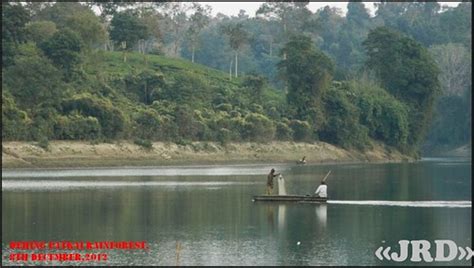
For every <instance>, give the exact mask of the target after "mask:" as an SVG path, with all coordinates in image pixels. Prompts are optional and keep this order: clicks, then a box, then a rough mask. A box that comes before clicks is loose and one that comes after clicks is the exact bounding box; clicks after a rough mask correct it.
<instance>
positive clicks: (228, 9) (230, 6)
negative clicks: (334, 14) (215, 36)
mask: <svg viewBox="0 0 474 268" xmlns="http://www.w3.org/2000/svg"><path fill="white" fill-rule="evenodd" d="M199 3H201V4H204V5H206V4H207V5H209V6H211V7H212V15H216V14H217V13H219V12H220V13H222V14H225V15H227V16H236V15H237V14H239V11H240V10H241V9H243V10H245V11H246V13H247V14H248V15H249V16H251V17H253V16H255V12H256V11H257V9H258V8H259V7H260V6H261V5H262V4H263V3H264V2H199ZM459 3H460V2H439V4H440V5H441V6H443V5H448V6H457V5H458V4H459ZM364 4H365V7H366V8H368V9H369V10H371V13H373V12H374V2H365V3H364ZM327 5H329V6H332V7H338V8H340V9H341V10H342V11H343V12H344V14H345V12H346V11H347V2H310V3H309V4H308V8H309V9H310V10H311V11H312V12H315V11H316V10H318V9H319V8H321V7H324V6H327Z"/></svg>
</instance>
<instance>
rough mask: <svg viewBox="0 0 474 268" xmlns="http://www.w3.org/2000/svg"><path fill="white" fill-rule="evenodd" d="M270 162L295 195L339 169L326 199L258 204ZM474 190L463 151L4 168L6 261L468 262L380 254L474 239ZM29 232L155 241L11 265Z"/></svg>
mask: <svg viewBox="0 0 474 268" xmlns="http://www.w3.org/2000/svg"><path fill="white" fill-rule="evenodd" d="M271 168H275V169H276V170H277V172H281V173H282V174H283V176H284V179H285V182H286V183H285V184H286V191H287V192H288V194H303V195H305V194H312V193H313V192H314V190H315V189H316V187H317V186H318V184H319V181H320V180H321V179H322V178H323V177H324V175H325V174H326V173H327V172H328V171H329V170H331V174H330V176H329V178H328V179H327V184H328V198H329V201H328V203H327V204H308V203H306V204H293V203H292V204H282V203H260V202H255V203H254V202H252V196H253V195H259V194H263V193H264V192H265V182H266V174H267V173H268V172H269V170H270V169H271ZM275 184H277V182H276V178H275ZM274 192H275V193H277V189H274ZM471 198H472V193H471V159H464V158H425V159H423V160H422V161H420V162H417V163H399V164H394V163H391V164H327V165H305V166H296V165H280V164H278V165H277V164H276V165H270V164H266V165H228V166H188V167H156V168H152V167H143V168H132V167H130V168H107V169H105V168H104V169H68V170H63V169H49V170H46V169H44V170H43V169H42V170H2V265H7V264H34V265H38V264H56V265H61V264H67V265H94V264H101V265H104V264H106V265H119V264H122V265H400V264H401V265H470V264H471V261H472V260H469V261H467V260H465V258H463V259H462V260H458V258H456V259H454V260H453V261H449V262H432V263H426V262H423V261H421V262H412V261H410V259H409V258H408V259H407V260H406V261H403V262H394V261H389V260H386V259H385V258H384V259H383V260H379V259H378V257H376V255H375V251H376V250H377V249H378V248H379V247H381V246H383V247H384V249H385V248H386V247H387V246H390V247H391V248H392V249H393V250H394V251H395V252H396V251H397V250H398V247H397V245H398V241H400V240H410V241H411V240H427V241H429V242H430V243H431V246H432V247H434V246H435V244H434V240H437V239H443V240H452V241H453V242H455V243H456V245H457V246H459V247H463V248H464V247H466V246H468V247H471V245H472V241H471V235H472V233H471V232H472V230H471V224H472V222H471V212H472V210H471V209H472V207H471ZM25 240H26V241H146V242H147V245H148V249H147V250H108V251H100V252H106V253H107V254H108V259H107V261H106V262H54V261H53V262H34V261H31V260H29V261H28V262H13V261H10V260H9V255H10V254H11V253H15V252H18V250H12V249H10V248H9V243H10V242H12V241H25ZM177 247H179V249H178V250H177ZM37 252H39V251H37ZM70 252H73V251H70ZM93 252H99V251H93ZM430 253H431V254H432V255H433V258H434V257H435V256H434V254H435V250H434V249H433V248H432V249H430Z"/></svg>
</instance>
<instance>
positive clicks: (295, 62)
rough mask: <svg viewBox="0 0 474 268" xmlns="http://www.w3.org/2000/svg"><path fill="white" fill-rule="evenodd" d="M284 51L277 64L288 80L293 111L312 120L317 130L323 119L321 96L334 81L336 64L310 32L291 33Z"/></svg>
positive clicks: (288, 98) (284, 77)
mask: <svg viewBox="0 0 474 268" xmlns="http://www.w3.org/2000/svg"><path fill="white" fill-rule="evenodd" d="M281 53H286V54H287V58H286V59H285V60H282V61H281V62H280V63H278V67H279V69H280V72H281V75H282V77H283V79H284V80H285V81H287V83H288V94H287V101H288V106H289V110H290V113H291V114H292V115H293V116H294V117H295V118H296V119H299V120H307V121H309V122H311V123H312V125H313V127H314V130H316V131H317V130H318V129H319V128H320V127H321V126H322V123H323V120H324V119H323V108H322V107H321V106H322V105H321V99H322V97H323V95H324V93H325V91H326V90H327V89H328V88H329V86H330V84H331V81H332V75H333V72H334V64H333V62H332V61H331V59H330V58H329V57H328V56H326V55H325V54H324V53H322V52H321V51H319V50H318V49H316V48H315V47H314V45H313V43H312V42H311V39H310V38H309V37H307V36H294V37H292V38H291V39H290V42H288V43H287V44H286V46H285V47H284V48H283V50H282V52H281Z"/></svg>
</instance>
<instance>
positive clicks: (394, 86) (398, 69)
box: [364, 27, 440, 149]
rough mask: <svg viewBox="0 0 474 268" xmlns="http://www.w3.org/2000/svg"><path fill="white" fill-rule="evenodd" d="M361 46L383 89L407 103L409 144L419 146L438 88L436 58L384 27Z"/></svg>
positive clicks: (411, 40) (419, 46)
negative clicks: (363, 47) (365, 51)
mask: <svg viewBox="0 0 474 268" xmlns="http://www.w3.org/2000/svg"><path fill="white" fill-rule="evenodd" d="M364 46H365V48H366V50H367V55H368V60H367V66H368V68H370V69H372V70H374V71H375V73H376V74H377V76H378V77H379V79H380V80H381V82H382V85H383V87H384V88H386V89H387V90H388V91H389V92H390V93H391V94H392V95H393V96H395V98H397V99H399V100H401V101H402V102H403V103H405V104H407V105H408V107H409V112H410V118H409V126H410V135H409V139H408V144H409V145H411V146H413V147H414V148H416V149H418V148H419V146H420V143H421V142H422V140H423V138H424V136H425V133H426V130H427V129H428V127H429V125H430V122H431V116H432V110H433V104H434V102H435V97H436V96H437V94H438V93H439V91H440V83H439V80H438V74H439V70H438V67H437V65H436V63H435V61H434V60H433V59H432V58H431V57H430V54H429V53H428V50H427V49H426V48H424V47H423V46H422V45H421V44H420V43H418V42H416V41H415V40H413V39H411V38H409V37H407V36H404V35H402V34H401V33H399V32H396V31H394V30H391V29H389V28H386V27H379V28H376V29H375V30H373V31H371V32H370V33H369V35H368V38H367V40H366V41H364Z"/></svg>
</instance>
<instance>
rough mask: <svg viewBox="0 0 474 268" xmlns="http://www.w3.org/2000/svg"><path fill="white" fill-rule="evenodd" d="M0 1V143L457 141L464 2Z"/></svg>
mask: <svg viewBox="0 0 474 268" xmlns="http://www.w3.org/2000/svg"><path fill="white" fill-rule="evenodd" d="M307 4H308V3H307V2H267V3H264V4H262V5H261V7H260V8H259V10H258V11H257V12H256V16H252V17H251V16H249V14H246V13H245V11H243V10H241V12H240V13H239V15H238V16H230V17H229V16H226V15H223V14H220V13H219V14H217V15H216V16H211V10H210V7H209V6H204V5H201V4H199V3H197V2H121V1H114V2H108V1H102V2H81V3H74V2H67V3H64V2H57V3H54V2H22V3H21V4H20V3H13V2H10V3H4V2H2V140H25V141H37V142H39V144H41V145H42V146H45V147H47V144H48V140H53V139H60V140H90V141H91V142H101V141H105V142H110V141H113V140H117V139H130V140H134V141H135V142H136V143H137V144H140V145H143V146H150V145H151V141H172V142H176V143H178V144H186V143H189V142H191V141H195V140H200V141H220V142H222V143H223V144H225V143H227V142H231V141H256V142H267V141H271V140H289V141H306V142H311V141H315V140H321V141H325V142H328V143H332V144H335V145H338V146H341V147H344V148H355V149H360V150H364V149H366V148H370V146H371V144H372V141H378V142H381V143H384V144H386V145H388V146H392V147H393V148H396V149H398V150H400V151H402V152H404V153H406V154H409V155H414V156H417V155H419V154H420V152H421V150H422V149H424V150H426V151H429V150H433V149H436V148H441V147H442V148H453V147H456V146H460V145H464V144H470V143H471V132H470V131H471V88H472V82H471V48H472V41H471V3H470V2H463V3H460V4H459V5H458V6H457V7H441V6H440V5H439V4H438V3H436V2H400V3H398V2H384V1H382V2H381V3H377V7H376V11H375V15H374V16H371V15H370V14H369V12H368V10H367V8H366V7H365V6H364V4H363V3H360V2H349V3H348V5H347V8H348V11H347V13H346V14H343V13H342V12H341V10H339V9H336V8H331V7H329V6H326V7H324V8H321V9H319V10H317V11H316V12H312V11H310V10H309V9H308V8H307Z"/></svg>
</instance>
